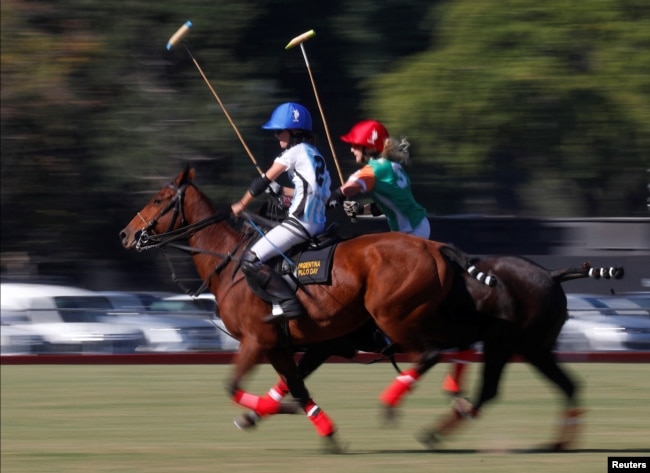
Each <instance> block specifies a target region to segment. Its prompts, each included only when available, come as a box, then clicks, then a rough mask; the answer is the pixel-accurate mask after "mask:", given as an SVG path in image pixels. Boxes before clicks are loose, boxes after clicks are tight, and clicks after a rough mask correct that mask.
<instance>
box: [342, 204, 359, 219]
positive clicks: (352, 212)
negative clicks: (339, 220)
mask: <svg viewBox="0 0 650 473" xmlns="http://www.w3.org/2000/svg"><path fill="white" fill-rule="evenodd" d="M343 210H344V211H345V213H346V215H347V216H348V217H356V216H357V215H359V214H360V213H362V212H361V211H362V208H361V206H360V205H359V202H355V201H353V200H346V201H344V202H343Z"/></svg>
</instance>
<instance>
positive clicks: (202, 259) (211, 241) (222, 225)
mask: <svg viewBox="0 0 650 473" xmlns="http://www.w3.org/2000/svg"><path fill="white" fill-rule="evenodd" d="M184 211H185V220H186V223H187V224H188V225H192V224H195V223H198V222H201V221H203V220H205V219H207V218H210V217H212V216H214V215H216V214H217V213H219V212H223V210H221V211H218V210H217V209H216V208H215V206H214V205H213V204H212V202H211V201H210V200H209V199H208V197H207V196H206V195H205V194H203V192H201V191H200V190H199V189H197V188H196V187H193V186H192V187H190V188H188V190H187V192H186V195H185V203H184ZM247 238H249V236H247V235H245V234H243V233H241V232H239V231H238V230H236V229H235V228H233V227H232V225H230V223H229V222H228V219H227V217H226V218H224V219H223V220H219V221H217V222H215V223H213V224H211V225H208V226H207V227H205V228H203V229H201V230H198V231H196V232H194V233H192V234H191V235H190V236H189V237H188V243H189V244H190V246H191V247H193V248H197V249H199V250H204V251H206V252H210V253H204V252H200V251H199V252H196V253H194V255H193V257H192V258H193V260H194V265H195V266H196V270H197V272H198V274H199V276H200V277H201V279H203V280H206V279H207V278H208V277H210V276H211V275H212V274H213V272H214V268H215V267H216V266H217V265H218V264H219V263H221V262H222V260H223V259H224V258H222V257H220V256H216V255H223V256H224V257H225V255H227V254H229V253H231V252H233V251H234V250H235V249H238V250H239V251H241V249H243V247H244V246H245V245H243V244H242V241H243V240H245V239H247ZM231 264H232V263H231ZM224 271H225V269H224ZM216 281H219V283H220V284H223V283H225V282H226V281H227V283H228V284H230V283H231V278H230V277H229V276H228V277H216V278H211V286H212V285H213V284H215V283H216ZM215 295H216V294H215Z"/></svg>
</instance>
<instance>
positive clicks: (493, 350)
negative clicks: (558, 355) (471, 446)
mask: <svg viewBox="0 0 650 473" xmlns="http://www.w3.org/2000/svg"><path fill="white" fill-rule="evenodd" d="M484 348H485V353H484V365H483V375H482V382H481V388H480V394H479V398H478V401H477V402H476V404H475V405H472V404H471V403H470V402H469V401H467V400H466V399H463V398H462V397H456V398H454V401H453V403H452V408H451V411H450V412H448V413H447V414H445V415H443V416H442V417H441V418H439V419H438V420H437V421H436V423H435V424H434V425H433V426H431V427H428V428H426V429H424V430H423V431H422V432H421V433H419V434H418V436H417V439H418V440H419V441H420V443H422V444H423V445H424V446H426V447H428V448H433V447H434V446H435V445H436V444H437V443H438V442H439V441H440V440H442V439H443V438H445V437H447V436H449V435H451V434H452V433H454V432H455V431H456V430H458V428H459V427H460V426H461V425H463V424H465V423H466V422H467V420H469V419H473V418H475V417H477V416H478V415H479V412H480V409H481V407H482V406H483V404H484V403H485V402H487V401H489V400H491V399H493V398H494V397H495V396H496V395H497V392H498V386H499V381H500V379H501V375H502V374H503V369H504V367H505V365H506V363H507V362H508V360H509V359H510V357H511V356H512V352H511V351H510V350H509V349H504V348H502V347H501V346H499V344H490V343H486V344H485V345H484Z"/></svg>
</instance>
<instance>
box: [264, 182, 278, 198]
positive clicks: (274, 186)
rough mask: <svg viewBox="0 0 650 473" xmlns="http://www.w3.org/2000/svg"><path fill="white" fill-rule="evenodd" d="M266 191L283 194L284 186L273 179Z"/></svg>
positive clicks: (275, 194) (276, 194)
mask: <svg viewBox="0 0 650 473" xmlns="http://www.w3.org/2000/svg"><path fill="white" fill-rule="evenodd" d="M266 193H267V194H271V195H274V196H276V197H277V196H279V195H280V194H282V186H281V185H280V184H278V183H277V182H275V181H271V182H270V183H269V185H268V187H267V188H266Z"/></svg>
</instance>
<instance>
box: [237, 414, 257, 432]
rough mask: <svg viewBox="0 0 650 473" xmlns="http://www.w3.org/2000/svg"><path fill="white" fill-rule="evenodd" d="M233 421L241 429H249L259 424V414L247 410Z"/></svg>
mask: <svg viewBox="0 0 650 473" xmlns="http://www.w3.org/2000/svg"><path fill="white" fill-rule="evenodd" d="M233 423H234V424H235V427H237V428H238V429H239V430H249V429H252V428H254V427H256V426H257V416H256V415H255V414H253V413H252V412H247V413H245V414H242V415H240V416H239V417H237V418H235V419H234V420H233Z"/></svg>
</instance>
